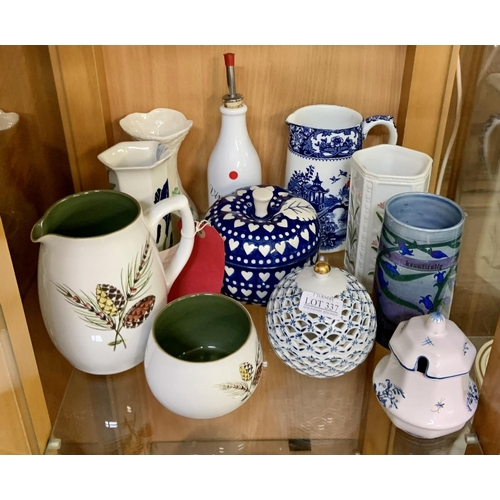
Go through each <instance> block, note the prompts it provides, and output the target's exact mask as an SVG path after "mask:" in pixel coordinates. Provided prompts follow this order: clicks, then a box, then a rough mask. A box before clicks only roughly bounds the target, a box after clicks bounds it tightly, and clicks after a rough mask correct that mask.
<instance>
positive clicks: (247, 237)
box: [205, 185, 320, 306]
mask: <svg viewBox="0 0 500 500" xmlns="http://www.w3.org/2000/svg"><path fill="white" fill-rule="evenodd" d="M205 219H206V220H207V221H208V222H209V223H210V224H211V225H212V226H213V227H214V228H215V229H216V230H217V232H218V233H219V234H220V235H221V236H222V238H223V240H224V250H225V273H224V284H223V288H222V293H224V294H225V295H228V296H229V297H232V298H233V299H236V300H238V301H239V302H241V303H243V304H254V305H260V306H265V305H266V304H267V301H268V300H269V297H270V295H271V293H272V291H273V290H274V287H275V286H276V284H277V283H278V282H279V281H280V280H281V279H283V278H284V277H285V276H286V275H287V274H288V273H289V272H290V271H292V270H293V269H297V268H302V267H304V266H305V265H308V264H313V263H315V262H316V260H317V257H318V252H319V245H320V240H319V222H318V217H317V214H316V211H315V210H314V208H313V206H312V205H311V204H310V203H308V202H307V201H305V200H303V199H302V198H298V197H296V196H294V195H292V194H291V193H290V192H289V191H287V190H285V189H283V188H281V187H278V186H267V185H259V186H251V187H248V188H243V189H238V190H237V191H235V192H234V193H231V194H230V195H228V196H225V197H223V198H220V199H219V200H217V201H216V202H215V203H214V204H213V205H212V206H211V207H210V210H209V211H208V213H207V215H206V216H205Z"/></svg>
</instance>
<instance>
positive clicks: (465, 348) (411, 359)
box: [389, 312, 476, 379]
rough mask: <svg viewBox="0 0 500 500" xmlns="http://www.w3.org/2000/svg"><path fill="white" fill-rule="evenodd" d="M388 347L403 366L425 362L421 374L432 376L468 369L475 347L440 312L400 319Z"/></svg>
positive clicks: (415, 367)
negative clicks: (404, 319)
mask: <svg viewBox="0 0 500 500" xmlns="http://www.w3.org/2000/svg"><path fill="white" fill-rule="evenodd" d="M389 349H390V350H391V351H392V353H393V355H394V356H396V358H397V360H398V361H399V363H400V364H401V366H402V367H403V368H405V369H406V370H410V371H417V370H418V366H419V363H420V365H422V364H424V366H425V365H426V368H425V370H424V375H425V376H426V377H428V378H433V379H444V378H450V377H458V376H461V375H465V374H467V373H469V372H470V369H471V368H472V364H473V363H474V358H475V356H476V348H475V347H474V345H473V344H472V342H471V341H470V340H469V339H468V337H467V336H466V335H465V334H464V333H463V332H462V330H460V328H459V327H458V326H457V325H456V324H455V323H454V322H453V321H451V320H449V319H446V318H445V317H444V315H443V314H442V313H440V312H433V313H431V314H427V315H424V316H415V317H413V318H411V319H409V320H406V321H402V322H401V323H400V324H399V325H398V327H397V328H396V331H395V332H394V334H393V336H392V337H391V340H390V341H389Z"/></svg>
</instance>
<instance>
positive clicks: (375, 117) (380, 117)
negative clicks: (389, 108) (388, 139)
mask: <svg viewBox="0 0 500 500" xmlns="http://www.w3.org/2000/svg"><path fill="white" fill-rule="evenodd" d="M380 120H383V121H385V122H392V123H393V125H394V127H396V124H395V123H394V117H393V116H390V115H373V116H370V117H369V118H367V119H366V120H365V122H366V123H371V122H376V121H380Z"/></svg>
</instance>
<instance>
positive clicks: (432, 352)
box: [373, 312, 478, 439]
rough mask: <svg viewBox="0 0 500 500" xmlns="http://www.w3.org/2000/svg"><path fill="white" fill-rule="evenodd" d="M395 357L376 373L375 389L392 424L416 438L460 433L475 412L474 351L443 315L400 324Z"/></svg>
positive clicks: (393, 349) (393, 346)
mask: <svg viewBox="0 0 500 500" xmlns="http://www.w3.org/2000/svg"><path fill="white" fill-rule="evenodd" d="M389 348H390V350H391V353H390V354H388V355H387V356H385V357H384V358H382V359H381V360H380V361H379V363H378V364H377V366H376V367H375V370H374V373H373V388H374V390H375V394H376V396H377V398H378V401H379V403H380V404H381V406H382V408H383V409H384V411H385V413H386V414H387V416H388V417H389V418H390V420H391V421H392V423H393V424H394V425H395V426H396V427H398V428H399V429H401V430H403V431H405V432H407V433H408V434H411V435H413V436H416V437H419V438H425V439H433V438H438V437H441V436H445V435H448V434H451V433H453V432H456V431H458V430H460V429H461V428H462V427H463V426H464V425H465V424H466V423H467V421H468V420H470V419H471V418H472V417H473V415H474V413H475V411H476V408H477V404H478V389H477V386H476V384H475V383H474V381H473V380H472V378H471V377H470V376H469V372H470V370H471V368H472V365H473V363H474V358H475V356H476V348H475V347H474V345H473V344H472V343H471V342H470V340H469V339H468V338H467V336H466V335H465V334H464V333H463V332H462V331H461V330H460V328H458V326H457V325H456V324H455V323H454V322H453V321H451V320H448V319H446V318H445V317H444V315H443V314H441V313H440V312H433V313H431V314H428V315H425V316H415V317H413V318H411V319H409V320H406V321H402V322H401V323H400V324H399V325H398V327H397V329H396V331H395V332H394V335H393V336H392V338H391V340H390V342H389Z"/></svg>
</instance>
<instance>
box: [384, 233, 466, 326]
mask: <svg viewBox="0 0 500 500" xmlns="http://www.w3.org/2000/svg"><path fill="white" fill-rule="evenodd" d="M460 239H461V238H460V237H458V238H456V239H453V240H450V241H446V242H443V243H436V244H425V243H421V244H419V243H416V242H415V241H411V240H405V239H403V238H401V237H399V236H398V235H396V234H395V233H393V232H392V231H390V230H389V229H388V228H387V227H385V226H383V227H382V234H381V242H380V249H379V253H378V255H377V263H376V267H375V269H376V275H375V286H374V291H375V293H376V295H377V298H378V299H379V302H380V299H381V298H383V299H384V304H385V305H384V307H383V311H382V310H381V309H382V308H379V311H378V312H379V315H383V319H384V321H389V322H393V323H394V321H393V320H391V317H392V316H398V317H401V310H405V309H406V310H407V311H408V313H411V314H412V315H415V314H419V315H425V314H430V313H436V315H434V316H433V318H432V319H433V321H441V318H444V315H443V314H442V313H446V315H448V314H449V308H450V305H451V298H452V294H453V288H454V284H455V279H456V271H457V262H458V251H457V249H458V248H459V247H460ZM429 289H435V290H434V291H433V293H431V294H429V293H427V292H428V291H429ZM410 290H413V294H414V296H415V300H413V302H411V301H410V300H411V299H410V295H409V294H410ZM420 290H426V292H424V293H423V294H422V293H421V292H420V293H418V292H419V291H420ZM404 294H407V295H408V296H407V297H406V298H405V297H403V295H404ZM396 324H397V323H396Z"/></svg>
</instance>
